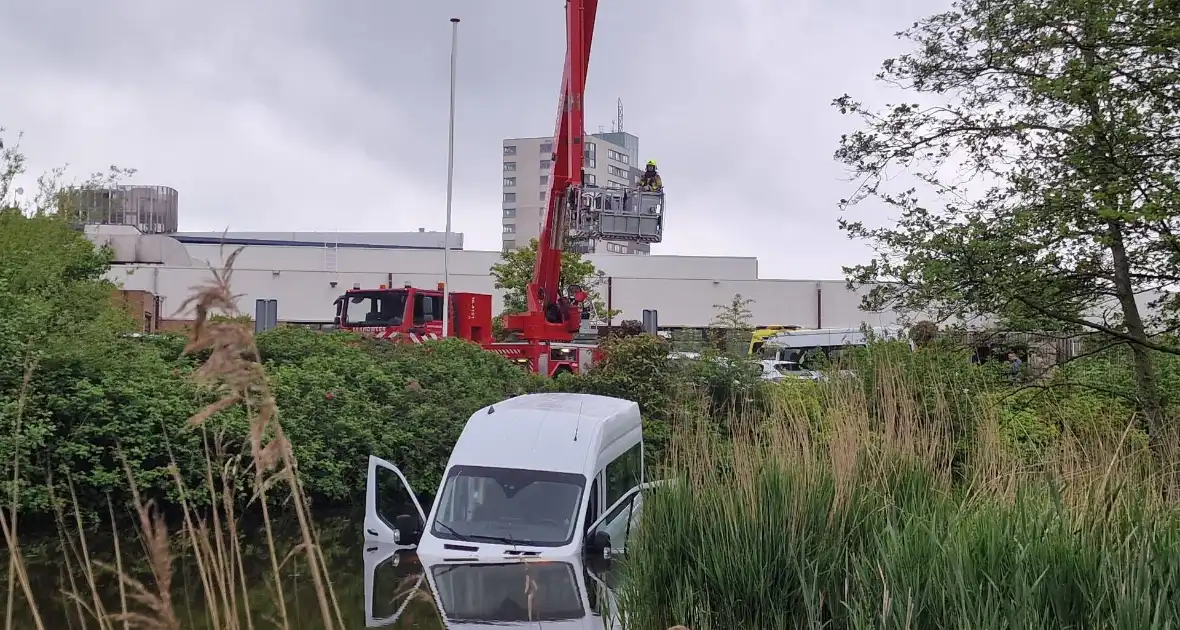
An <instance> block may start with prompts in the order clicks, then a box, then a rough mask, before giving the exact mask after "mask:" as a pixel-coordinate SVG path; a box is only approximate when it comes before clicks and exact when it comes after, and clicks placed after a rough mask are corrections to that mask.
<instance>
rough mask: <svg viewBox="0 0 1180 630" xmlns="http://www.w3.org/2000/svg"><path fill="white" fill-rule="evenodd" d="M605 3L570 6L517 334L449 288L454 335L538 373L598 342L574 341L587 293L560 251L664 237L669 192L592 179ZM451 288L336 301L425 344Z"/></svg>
mask: <svg viewBox="0 0 1180 630" xmlns="http://www.w3.org/2000/svg"><path fill="white" fill-rule="evenodd" d="M597 11H598V0H568V1H567V2H566V11H565V17H566V58H565V72H564V75H563V77H562V83H561V100H560V102H559V105H558V115H557V129H556V133H555V135H554V138H553V154H552V155H551V156H550V158H551V159H550V162H551V163H552V165H553V166H552V169H553V170H552V171H551V172H550V177H549V194H548V197H547V198H548V204H549V205H548V207H547V208H546V211H545V218H544V221H542V224H541V234H540V238H539V239H538V245H537V260H536V265H535V267H534V269H533V277H532V281H531V282H529V284H528V286H527V287H526V289H525V293H526V297H527V299H528V306H527V310H526V311H525V312H523V313H512V314H508V315H505V316H504V318H503V323H504V328H505V329H506V330H507V331H508V332H510V333H513V335H514V337H515V338H516V339H517V340H516V341H513V342H500V343H498V342H494V341H493V340H492V296H490V295H487V294H482V293H462V292H460V293H450V294H449V295H450V304H449V305H446V306H445V308H448V309H449V310H448V317H449V319H450V322H451V324H450V326H449V328H450V330H449V331H447V332H448V334H449V336H454V337H461V338H463V339H468V340H470V341H473V342H475V343H478V344H480V345H482V346H483V347H484V348H486V349H487V350H489V351H491V352H495V353H497V354H501V355H503V356H505V357H508V358H509V359H511V360H513V361H516V362H518V363H521V364H524V365H527V366H528V368H529V369H530V370H533V371H535V372H537V373H538V374H544V375H548V376H555V375H557V374H558V373H560V372H564V371H570V372H578V371H581V370H582V369H584V368H586V367H587V366H589V365H590V364H591V363H592V362H593V361H594V357H595V354H596V348H595V346H594V345H592V344H576V343H573V340H574V337H575V335H577V333H578V332H579V330H580V328H581V326H582V322H583V305H584V304H585V302H586V301H587V297H588V296H587V293H586V291H584V290H583V289H582V288H581V287H577V286H570V287H563V286H561V284H560V276H561V253H562V251H564V250H565V249H566V248H567V247H578V248H579V249H581V250H582V251H586V250H587V249H588V246H589V245H591V244H594V243H597V242H602V241H616V240H617V241H630V242H645V243H658V242H660V241H661V240H663V212H664V193H663V191H662V190H661V191H645V190H637V189H633V188H608V187H599V186H596V185H593V184H587V183H586V179H587V178H586V172H585V163H586V156H587V154H593V153H594V149H592V148H591V147H590V146H588V143H590V142H593V139H592V137H591V136H587V135H586V133H585V112H584V110H583V103H584V101H585V93H586V72H587V69H588V67H589V60H590V44H591V40H592V39H593V35H594V20H595V16H596V14H597ZM443 308H444V305H443V286H442V285H441V284H440V285H439V286H438V288H435V289H418V288H414V287H411V286H409V285H407V286H404V287H402V288H393V287H387V286H384V285H383V286H381V287H380V288H379V289H362V288H360V287H355V288H353V289H352V290H350V291H347V292H345V294H344V295H342V296H340V297H339V298H338V299H337V300H336V322H337V324H338V325H339V326H340V327H341V328H345V329H350V330H355V331H358V332H361V333H363V334H366V335H372V336H377V337H381V338H386V339H389V340H391V341H395V342H400V343H422V342H424V341H429V340H433V339H437V338H439V337H442V336H443V330H442V320H443V316H442V315H443V310H442V309H443Z"/></svg>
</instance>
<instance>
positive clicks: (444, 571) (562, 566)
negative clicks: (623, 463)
mask: <svg viewBox="0 0 1180 630" xmlns="http://www.w3.org/2000/svg"><path fill="white" fill-rule="evenodd" d="M597 568H598V569H600V570H602V571H603V572H602V574H601V575H600V574H599V573H598V572H595V571H594V570H590V569H588V568H587V567H586V566H585V565H584V564H583V561H582V560H580V559H577V558H571V559H567V560H560V561H527V560H526V561H521V560H516V561H510V562H497V563H482V562H436V563H434V564H425V565H423V564H420V563H419V562H418V558H417V557H416V556H415V555H414V554H413V553H412V552H408V551H406V550H405V549H404V548H401V549H399V548H398V547H396V546H392V545H370V546H368V547H367V548H366V550H365V571H366V576H365V606H366V610H365V618H366V626H367V627H370V628H391V629H394V628H438V627H445V628H453V629H462V628H489V627H505V626H507V627H513V626H520V627H528V628H579V629H586V630H606V629H608V628H616V627H618V624H616V623H614V621H613V619H614V617H613V615H612V614H611V611H613V610H614V601H615V600H614V594H613V592H612V591H611V590H610V588H609V587H608V586H607V580H606V579H605V577H606V576H609V575H610V574H609V572H606V571H605V566H603V567H597ZM431 604H433V605H432V606H431ZM430 608H433V609H434V610H430ZM440 618H441V619H442V624H441V625H440V624H439V619H440Z"/></svg>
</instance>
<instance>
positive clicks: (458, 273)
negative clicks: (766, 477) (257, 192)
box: [87, 226, 896, 328]
mask: <svg viewBox="0 0 1180 630" xmlns="http://www.w3.org/2000/svg"><path fill="white" fill-rule="evenodd" d="M87 232H88V234H89V235H90V237H91V239H92V240H93V241H95V242H96V243H98V244H109V245H111V246H112V248H113V249H114V250H115V259H116V264H115V266H114V268H113V269H112V270H111V272H110V276H111V279H112V280H113V281H115V282H117V283H119V284H120V285H122V288H124V289H126V290H131V291H145V292H148V293H150V294H152V295H153V296H155V297H156V298H158V300H159V305H160V306H159V313H158V317H159V318H160V319H169V320H170V319H190V318H191V317H192V315H191V313H183V312H178V309H179V308H180V305H181V304H182V303H183V302H184V301H185V299H186V297H187V296H188V294H189V293H190V291H191V288H192V287H194V286H196V285H198V284H201V283H203V282H206V281H208V280H209V278H210V270H211V269H214V268H220V267H221V266H222V265H223V263H224V260H225V258H226V257H228V256H229V255H230V254H231V253H232V252H233V251H234V250H235V249H237V248H238V247H243V248H244V249H243V251H242V253H241V254H240V255H239V256H238V258H237V261H236V263H235V265H234V274H233V280H232V284H233V290H234V292H235V293H236V294H239V295H240V297H239V308H240V310H241V311H242V312H243V313H247V314H252V313H253V312H254V304H255V300H257V299H274V300H277V301H278V319H279V321H282V322H307V323H315V322H322V323H328V322H331V321H332V318H333V316H334V315H335V307H334V301H335V299H336V298H337V297H339V296H340V294H341V293H342V292H343V291H344V290H346V289H349V288H352V287H353V286H354V285H360V286H361V287H366V288H370V287H372V288H375V287H377V286H379V285H382V284H385V285H391V286H401V285H404V284H405V283H410V284H412V285H414V286H418V287H433V286H436V285H437V284H438V283H439V282H442V281H443V234H442V233H439V232H426V231H420V232H411V233H307V232H304V233H290V232H288V233H261V232H250V233H225V234H219V233H183V232H182V233H174V234H168V235H164V234H140V233H139V232H138V231H136V230H135V229H134V228H132V227H129V226H89V227H88V228H87ZM451 247H452V248H453V249H452V250H451V252H450V259H449V260H450V286H451V290H453V291H470V292H479V293H490V294H492V295H493V296H494V298H493V308H494V310H495V312H497V313H498V312H500V310H501V308H502V301H501V299H500V295H501V292H500V291H499V290H497V289H496V288H495V287H494V286H493V285H494V280H493V278H492V276H491V275H490V273H489V269H490V268H491V266H492V265H493V264H495V263H496V262H498V261H499V260H500V255H501V254H500V252H493V251H468V250H463V249H460V248H461V247H462V235H461V234H452V235H451ZM586 258H587V259H588V260H590V261H591V262H593V263H594V265H595V267H596V268H597V269H599V270H600V271H602V272H603V273H605V274H606V278H607V281H606V282H605V283H604V284H603V285H602V286H599V287H597V290H598V292H599V293H600V294H601V295H602V297H603V299H604V300H606V301H607V302H609V304H610V307H611V308H613V309H618V310H620V311H622V314H621V315H620V316H618V317H617V318H616V319H615V320H614V321H615V322H616V323H617V322H619V321H621V320H623V319H640V318H641V317H642V312H643V310H644V309H655V310H657V311H658V313H659V321H660V326H661V327H669V328H671V327H703V326H707V325H709V323H710V321H711V320H712V319H713V317H714V315H715V314H716V312H717V309H716V308H715V305H717V304H728V303H729V302H730V301H731V300H732V298H733V296H734V294H737V293H740V294H741V295H742V297H743V298H749V299H752V300H754V302H753V303H752V304H751V305H750V310H751V311H752V312H753V323H754V324H760V325H761V324H793V325H798V326H802V327H806V328H813V327H814V328H820V327H856V326H859V325H861V323H869V324H870V325H873V326H884V325H891V324H893V323H895V322H896V317H895V316H894V315H893V314H892V313H883V314H876V313H865V312H863V311H861V310H860V308H859V304H860V296H859V295H857V294H856V293H854V292H852V291H849V290H848V289H847V288H845V283H844V281H843V280H786V279H770V278H761V277H759V274H758V260H757V259H756V258H752V257H707V256H634V255H618V254H589V255H587V256H586Z"/></svg>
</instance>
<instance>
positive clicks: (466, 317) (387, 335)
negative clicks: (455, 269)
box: [335, 283, 492, 344]
mask: <svg viewBox="0 0 1180 630" xmlns="http://www.w3.org/2000/svg"><path fill="white" fill-rule="evenodd" d="M450 301H451V303H450V313H449V315H450V329H451V330H450V331H449V333H450V334H449V336H452V337H461V338H463V339H467V340H469V341H474V342H475V343H478V344H487V343H490V342H491V341H492V296H490V295H486V294H481V293H451V294H450ZM335 322H336V325H337V326H339V327H340V328H343V329H345V330H351V331H354V332H357V333H360V334H362V335H366V336H370V337H376V338H379V339H389V340H391V341H402V342H411V343H422V342H423V341H427V340H431V339H438V338H440V337H442V336H443V287H442V285H441V284H440V285H439V287H438V289H415V288H413V287H411V286H409V285H408V283H407V286H405V287H403V288H400V289H390V288H387V287H386V286H385V285H381V287H380V288H379V289H362V288H360V285H354V287H353V288H352V289H350V290H348V291H346V292H345V293H344V295H341V296H340V297H338V298H336V317H335Z"/></svg>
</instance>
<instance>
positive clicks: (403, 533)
mask: <svg viewBox="0 0 1180 630" xmlns="http://www.w3.org/2000/svg"><path fill="white" fill-rule="evenodd" d="M393 532H394V533H393V541H394V542H395V543H397V544H399V545H416V544H418V541H419V540H421V539H422V531H421V529H420V528H419V527H418V519H416V518H414V517H413V516H410V515H409V514H402V515H400V516H398V517H397V518H395V519H393Z"/></svg>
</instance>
